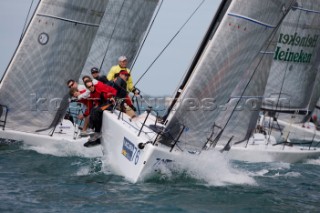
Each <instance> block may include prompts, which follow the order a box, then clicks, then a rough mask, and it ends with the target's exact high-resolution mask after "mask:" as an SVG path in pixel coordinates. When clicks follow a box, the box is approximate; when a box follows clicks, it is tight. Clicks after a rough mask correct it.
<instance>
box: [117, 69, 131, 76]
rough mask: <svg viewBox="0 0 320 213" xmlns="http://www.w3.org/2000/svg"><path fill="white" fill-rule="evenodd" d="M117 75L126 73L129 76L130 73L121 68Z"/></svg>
mask: <svg viewBox="0 0 320 213" xmlns="http://www.w3.org/2000/svg"><path fill="white" fill-rule="evenodd" d="M119 75H127V76H130V74H129V73H128V71H127V70H121V71H120V72H119Z"/></svg>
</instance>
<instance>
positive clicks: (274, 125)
mask: <svg viewBox="0 0 320 213" xmlns="http://www.w3.org/2000/svg"><path fill="white" fill-rule="evenodd" d="M319 3H320V2H315V1H296V3H295V4H294V5H293V6H292V9H291V10H290V11H289V13H288V14H287V16H286V17H285V18H284V20H283V22H282V24H281V26H280V28H279V30H278V32H277V34H278V35H277V36H276V37H275V38H276V41H275V42H276V44H275V47H274V50H273V51H272V55H273V61H272V65H271V67H270V74H269V77H268V82H267V86H266V90H265V93H264V100H263V104H262V107H261V109H262V110H263V114H261V117H260V120H259V122H258V126H257V127H258V128H256V129H254V131H253V132H254V134H253V136H252V137H251V138H250V139H249V140H247V141H246V142H245V143H239V144H236V145H234V146H233V147H232V148H231V150H230V152H229V156H230V158H232V159H237V160H246V161H255V162H269V161H281V162H288V163H295V162H299V161H303V160H305V159H307V158H314V157H319V156H320V155H319V147H318V145H319V143H318V142H316V141H315V139H316V132H315V130H311V129H310V130H307V129H304V128H303V127H302V124H303V123H302V121H303V120H304V121H305V120H307V118H308V117H309V118H310V116H311V112H312V111H313V110H314V108H315V106H316V102H317V100H318V99H319V96H320V88H319V85H320V84H319V82H320V78H319V77H320V73H319V63H320V60H319V58H320V55H319V53H320V52H319V49H320V48H319V47H320V46H319V41H318V38H319V35H320V31H319V27H318V26H319V20H320V19H319V11H320V4H319ZM287 38H288V40H287ZM283 39H285V40H283ZM298 123H301V125H300V124H298ZM291 139H296V142H297V143H293V141H291ZM302 140H308V141H309V142H308V143H307V144H301V141H302Z"/></svg>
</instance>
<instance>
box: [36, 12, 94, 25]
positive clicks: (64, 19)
mask: <svg viewBox="0 0 320 213" xmlns="http://www.w3.org/2000/svg"><path fill="white" fill-rule="evenodd" d="M37 16H42V17H47V18H53V19H58V20H62V21H66V22H71V23H74V24H81V25H86V26H91V27H99V25H98V24H91V23H86V22H80V21H76V20H72V19H66V18H62V17H58V16H51V15H45V14H37Z"/></svg>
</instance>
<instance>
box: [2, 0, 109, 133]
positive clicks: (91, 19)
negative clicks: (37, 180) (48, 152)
mask: <svg viewBox="0 0 320 213" xmlns="http://www.w3.org/2000/svg"><path fill="white" fill-rule="evenodd" d="M107 3H108V0H91V1H87V0H77V1H70V0H55V1H50V0H42V1H41V2H40V3H39V5H38V7H37V9H36V12H35V15H34V16H33V18H32V20H31V23H30V25H29V27H28V29H27V31H26V33H25V35H24V38H23V40H22V42H21V43H20V45H19V47H18V49H17V51H16V53H15V55H14V56H13V59H12V61H11V63H10V65H9V67H8V69H7V70H6V73H5V75H4V77H3V79H2V81H1V85H0V104H1V105H2V106H5V107H7V109H8V114H7V119H6V127H9V128H10V129H14V130H18V131H26V132H35V131H37V130H41V129H45V128H50V127H54V126H55V125H57V122H58V120H60V118H61V117H62V116H63V115H64V113H65V110H66V108H67V107H68V103H67V97H68V94H67V90H68V88H67V86H66V82H67V80H69V79H71V78H72V79H77V78H78V77H79V76H80V73H81V70H82V67H83V66H84V63H85V61H86V59H87V56H88V53H89V51H90V48H91V45H92V42H93V40H94V38H95V35H96V32H97V30H98V27H99V24H100V21H101V19H102V17H103V15H104V12H105V8H106V5H107Z"/></svg>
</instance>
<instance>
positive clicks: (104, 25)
mask: <svg viewBox="0 0 320 213" xmlns="http://www.w3.org/2000/svg"><path fill="white" fill-rule="evenodd" d="M158 3H159V0H109V2H108V5H107V9H106V12H105V14H104V17H103V19H102V21H101V26H100V27H99V30H98V32H97V35H96V38H95V41H94V43H93V45H92V48H91V50H90V54H89V57H88V59H87V61H86V64H85V66H84V68H83V72H82V74H83V75H85V74H89V73H90V70H91V68H92V67H100V68H101V71H102V72H103V73H107V72H108V71H109V69H110V68H111V66H113V65H115V64H116V63H117V59H118V57H119V56H120V55H126V57H127V58H128V62H129V65H130V64H132V62H133V59H134V57H135V56H136V54H137V51H138V49H139V47H140V45H141V43H142V41H143V38H144V36H145V33H146V31H147V28H148V25H149V23H150V20H151V18H152V16H153V14H154V11H155V9H156V7H157V4H158Z"/></svg>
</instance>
